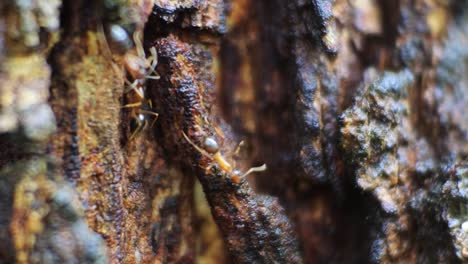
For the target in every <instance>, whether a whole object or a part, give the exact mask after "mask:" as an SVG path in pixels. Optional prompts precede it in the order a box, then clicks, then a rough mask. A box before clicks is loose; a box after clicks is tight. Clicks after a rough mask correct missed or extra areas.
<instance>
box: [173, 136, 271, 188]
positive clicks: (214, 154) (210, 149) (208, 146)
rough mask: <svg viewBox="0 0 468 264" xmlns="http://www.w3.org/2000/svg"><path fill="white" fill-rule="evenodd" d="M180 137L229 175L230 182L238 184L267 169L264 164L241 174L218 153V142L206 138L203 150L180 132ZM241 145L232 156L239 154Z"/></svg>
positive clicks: (240, 144) (241, 143)
mask: <svg viewBox="0 0 468 264" xmlns="http://www.w3.org/2000/svg"><path fill="white" fill-rule="evenodd" d="M182 135H183V136H184V138H185V140H187V142H188V143H190V145H192V146H193V147H194V148H195V149H196V150H197V151H198V152H200V153H201V154H202V155H203V156H205V157H208V158H209V159H211V160H214V161H216V162H217V163H218V165H219V167H220V168H221V170H222V171H224V172H226V173H229V174H231V175H232V176H231V180H232V182H234V183H240V181H241V180H242V179H243V178H244V177H246V176H247V175H249V174H250V173H252V172H261V171H265V170H266V169H267V166H266V164H263V165H262V166H259V167H252V168H250V169H249V170H247V171H246V172H245V173H241V172H240V171H239V170H238V169H235V168H234V167H235V164H233V165H231V164H230V163H229V162H228V161H227V160H226V158H224V157H223V155H222V154H221V153H220V151H219V145H218V142H217V141H216V140H215V139H214V138H212V137H206V138H205V140H204V141H203V148H201V147H199V146H197V144H195V143H194V142H193V141H192V140H190V138H189V137H188V136H187V134H185V133H184V132H183V131H182ZM242 145H243V141H241V142H240V143H239V145H238V147H237V148H236V150H235V151H234V153H233V155H232V156H234V155H237V154H238V153H239V150H240V147H241V146H242ZM210 167H211V166H210Z"/></svg>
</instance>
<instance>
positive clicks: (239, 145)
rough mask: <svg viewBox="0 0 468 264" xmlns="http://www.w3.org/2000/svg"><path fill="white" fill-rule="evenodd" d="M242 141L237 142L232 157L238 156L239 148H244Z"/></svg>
mask: <svg viewBox="0 0 468 264" xmlns="http://www.w3.org/2000/svg"><path fill="white" fill-rule="evenodd" d="M244 143H245V142H244V140H242V141H241V142H239V144H237V148H236V150H234V153H233V154H232V155H233V156H236V155H237V154H239V152H240V150H241V148H242V147H243V146H244Z"/></svg>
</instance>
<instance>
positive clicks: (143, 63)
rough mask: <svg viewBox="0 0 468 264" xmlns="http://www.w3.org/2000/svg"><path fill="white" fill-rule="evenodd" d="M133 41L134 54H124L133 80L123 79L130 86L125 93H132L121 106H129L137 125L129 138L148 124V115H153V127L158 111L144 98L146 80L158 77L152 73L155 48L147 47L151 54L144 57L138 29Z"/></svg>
mask: <svg viewBox="0 0 468 264" xmlns="http://www.w3.org/2000/svg"><path fill="white" fill-rule="evenodd" d="M133 41H134V43H135V46H136V54H133V53H131V52H127V53H126V54H125V56H124V66H125V69H126V71H127V73H128V75H129V76H130V78H131V79H132V80H133V82H130V81H128V80H125V82H126V84H127V85H128V86H129V87H130V88H129V90H128V91H127V92H126V93H129V92H131V91H133V93H131V94H129V95H128V97H127V100H128V102H131V103H128V104H126V105H124V106H122V108H131V110H132V111H131V116H132V118H133V120H134V121H135V122H136V125H137V127H136V128H135V130H134V131H133V132H132V135H131V136H130V140H132V139H133V138H134V137H135V136H136V135H137V134H138V132H140V131H142V130H144V129H145V128H146V126H147V124H148V120H147V116H148V115H151V116H153V121H152V122H151V125H150V127H153V125H154V123H155V122H156V120H157V119H158V116H159V114H158V113H155V112H153V111H152V109H153V105H152V102H151V100H150V99H147V98H145V83H146V80H147V79H154V80H158V79H159V76H158V75H152V74H154V73H155V70H156V66H157V65H158V54H157V52H156V48H155V47H151V48H150V49H149V51H150V53H151V56H150V57H149V58H146V54H145V51H144V50H143V45H142V43H141V41H140V37H139V32H138V31H136V32H135V33H134V34H133Z"/></svg>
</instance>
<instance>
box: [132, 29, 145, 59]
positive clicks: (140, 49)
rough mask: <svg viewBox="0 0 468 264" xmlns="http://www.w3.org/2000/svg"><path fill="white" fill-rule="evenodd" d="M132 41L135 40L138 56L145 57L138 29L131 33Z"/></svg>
mask: <svg viewBox="0 0 468 264" xmlns="http://www.w3.org/2000/svg"><path fill="white" fill-rule="evenodd" d="M133 41H134V42H135V47H136V50H137V54H138V57H140V58H145V57H146V55H145V51H144V50H143V44H142V43H141V39H140V31H138V30H137V31H135V32H134V33H133Z"/></svg>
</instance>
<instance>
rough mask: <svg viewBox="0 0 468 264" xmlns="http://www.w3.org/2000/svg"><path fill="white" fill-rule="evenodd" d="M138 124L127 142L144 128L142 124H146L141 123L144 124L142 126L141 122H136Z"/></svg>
mask: <svg viewBox="0 0 468 264" xmlns="http://www.w3.org/2000/svg"><path fill="white" fill-rule="evenodd" d="M137 122H138V126H137V128H136V129H135V131H133V133H132V135H130V139H129V140H132V139H133V138H134V137H135V136H136V135H137V134H138V133H139V132H140V131H142V130H143V128H144V124H146V122H143V123H144V124H142V122H141V121H137Z"/></svg>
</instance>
